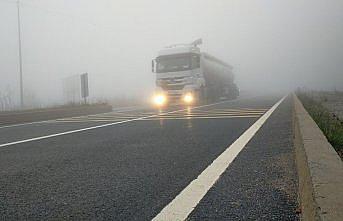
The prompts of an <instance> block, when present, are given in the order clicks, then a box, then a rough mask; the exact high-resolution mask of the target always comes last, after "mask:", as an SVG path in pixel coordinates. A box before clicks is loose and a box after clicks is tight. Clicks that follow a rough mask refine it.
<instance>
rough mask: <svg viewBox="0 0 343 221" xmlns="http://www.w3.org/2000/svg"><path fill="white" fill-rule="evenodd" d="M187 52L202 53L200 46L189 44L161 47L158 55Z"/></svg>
mask: <svg viewBox="0 0 343 221" xmlns="http://www.w3.org/2000/svg"><path fill="white" fill-rule="evenodd" d="M185 53H195V54H200V48H199V47H196V46H194V45H189V44H179V45H171V46H168V47H166V48H163V49H161V50H160V51H159V52H158V55H157V56H158V57H159V56H166V55H174V54H185Z"/></svg>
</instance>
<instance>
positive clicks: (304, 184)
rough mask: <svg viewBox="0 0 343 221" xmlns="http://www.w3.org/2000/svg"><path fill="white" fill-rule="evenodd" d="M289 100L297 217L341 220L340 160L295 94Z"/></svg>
mask: <svg viewBox="0 0 343 221" xmlns="http://www.w3.org/2000/svg"><path fill="white" fill-rule="evenodd" d="M293 100H294V113H293V124H294V145H295V153H296V164H297V170H298V176H299V199H300V205H301V214H302V215H301V218H302V220H311V221H312V220H342V219H343V163H342V160H341V159H340V157H339V156H338V154H337V153H336V151H335V150H334V148H333V147H332V146H331V144H330V143H329V142H328V141H327V139H326V137H325V136H324V134H323V133H322V131H321V130H320V129H319V128H318V126H317V124H316V123H315V122H314V120H313V119H312V118H311V116H310V115H309V114H308V113H307V111H306V110H305V108H304V107H303V105H302V103H301V102H300V100H299V99H298V98H297V96H296V95H295V94H293Z"/></svg>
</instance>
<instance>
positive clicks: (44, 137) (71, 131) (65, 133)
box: [0, 99, 237, 148]
mask: <svg viewBox="0 0 343 221" xmlns="http://www.w3.org/2000/svg"><path fill="white" fill-rule="evenodd" d="M233 101H237V99H236V100H226V101H221V102H217V103H212V104H207V105H202V106H196V107H191V108H190V109H198V108H202V107H209V106H213V105H217V104H222V103H227V102H233ZM186 110H188V109H180V110H176V111H170V112H165V113H160V114H155V115H150V116H145V117H139V118H134V119H129V120H124V121H119V122H113V123H108V124H102V125H97V126H93V127H87V128H82V129H76V130H70V131H65V132H61V133H56V134H50V135H46V136H40V137H34V138H29V139H25V140H19V141H14V142H9V143H4V144H0V148H1V147H7V146H11V145H15V144H21V143H27V142H31V141H37V140H43V139H47V138H52V137H57V136H62V135H67V134H73V133H78V132H83V131H87V130H94V129H98V128H102V127H108V126H112V125H117V124H123V123H128V122H132V121H139V120H144V119H147V118H152V117H158V116H163V115H167V114H172V113H176V112H181V111H186ZM32 124H33V123H32Z"/></svg>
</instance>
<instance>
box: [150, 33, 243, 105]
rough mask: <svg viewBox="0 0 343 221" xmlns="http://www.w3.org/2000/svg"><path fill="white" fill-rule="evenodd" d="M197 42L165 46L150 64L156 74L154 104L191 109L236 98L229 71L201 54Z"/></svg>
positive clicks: (224, 66) (216, 59)
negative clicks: (196, 104) (184, 106)
mask: <svg viewBox="0 0 343 221" xmlns="http://www.w3.org/2000/svg"><path fill="white" fill-rule="evenodd" d="M200 44H202V40H201V39H198V40H196V41H194V42H192V43H190V44H177V45H171V46H168V47H166V48H164V49H162V50H160V51H159V52H158V56H157V57H156V58H155V59H154V60H152V72H155V73H156V94H155V96H154V103H155V104H156V105H158V106H164V105H167V104H171V103H178V104H180V103H181V104H186V105H192V104H195V103H205V102H208V101H209V102H213V101H216V100H220V99H234V98H236V97H237V96H238V95H239V90H238V87H237V85H236V84H235V83H234V75H233V72H232V67H231V66H230V65H229V64H227V63H225V62H223V61H221V60H219V59H218V58H215V57H214V56H212V55H209V54H207V53H204V52H201V51H200V48H199V47H198V45H200Z"/></svg>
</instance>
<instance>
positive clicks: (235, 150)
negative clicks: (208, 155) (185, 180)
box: [153, 96, 286, 221]
mask: <svg viewBox="0 0 343 221" xmlns="http://www.w3.org/2000/svg"><path fill="white" fill-rule="evenodd" d="M285 97H286V96H285ZM285 97H283V98H282V99H281V100H280V101H278V102H277V103H276V104H275V105H274V106H273V107H272V108H270V109H269V110H268V111H267V112H266V113H265V114H264V115H263V116H262V117H261V118H259V119H258V120H257V121H256V122H255V123H254V124H253V125H252V126H250V127H249V129H247V130H246V131H245V132H244V133H243V134H242V135H241V136H240V137H239V138H238V139H237V140H236V141H235V142H233V143H232V144H231V145H230V146H229V147H228V148H227V149H226V150H225V151H224V152H223V153H222V154H220V155H219V156H218V157H217V158H216V159H215V160H214V161H213V162H212V163H211V164H210V165H209V166H208V167H207V168H206V169H205V170H204V171H203V172H202V173H201V174H200V175H199V176H198V177H197V178H196V179H195V180H193V181H192V182H191V183H190V184H189V185H188V186H187V187H186V188H185V189H183V190H182V191H181V193H180V194H179V195H177V196H176V197H175V198H174V199H173V200H172V201H171V202H170V203H169V204H168V205H167V206H166V207H164V209H163V210H162V211H161V212H160V213H159V214H157V216H156V217H155V218H154V219H153V221H159V220H163V221H167V220H186V219H187V217H188V215H189V214H190V213H191V212H192V211H193V209H194V208H195V207H196V206H197V205H198V203H199V202H200V200H201V199H202V198H203V197H204V196H205V194H206V193H207V192H208V190H209V189H210V188H211V187H212V186H213V185H214V184H215V182H216V181H217V180H218V179H219V177H220V176H221V174H222V173H223V172H224V171H225V170H226V169H227V168H228V167H229V165H230V164H231V162H232V161H233V160H234V159H235V158H236V157H237V155H238V154H239V153H240V152H241V150H242V149H243V148H244V147H245V145H246V144H247V143H248V142H249V141H250V139H251V138H252V137H253V136H254V135H255V134H256V132H257V131H258V130H259V129H260V128H261V127H262V125H263V124H264V123H265V122H266V120H267V119H268V118H269V117H270V115H271V114H272V113H273V112H274V110H275V109H276V108H277V107H278V106H279V104H281V103H282V101H283V100H284V99H285Z"/></svg>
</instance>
